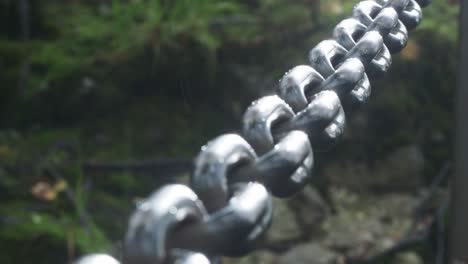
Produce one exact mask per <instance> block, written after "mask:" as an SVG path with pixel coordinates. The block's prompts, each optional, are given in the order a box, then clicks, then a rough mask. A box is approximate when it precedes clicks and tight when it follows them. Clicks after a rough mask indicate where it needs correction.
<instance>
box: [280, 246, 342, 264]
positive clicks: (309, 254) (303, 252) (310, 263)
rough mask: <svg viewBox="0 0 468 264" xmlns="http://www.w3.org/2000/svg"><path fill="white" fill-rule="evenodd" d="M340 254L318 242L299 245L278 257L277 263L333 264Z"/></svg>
mask: <svg viewBox="0 0 468 264" xmlns="http://www.w3.org/2000/svg"><path fill="white" fill-rule="evenodd" d="M340 258H341V256H340V255H339V254H338V253H336V252H334V251H332V250H330V249H328V248H325V247H323V246H321V245H320V244H318V243H309V244H302V245H299V246H297V247H295V248H293V249H291V250H289V251H288V252H287V253H285V254H284V255H282V256H281V257H279V259H278V261H277V262H276V263H277V264H290V263H294V264H335V263H337V262H338V260H339V259H340Z"/></svg>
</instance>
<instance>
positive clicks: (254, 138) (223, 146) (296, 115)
mask: <svg viewBox="0 0 468 264" xmlns="http://www.w3.org/2000/svg"><path fill="white" fill-rule="evenodd" d="M430 2H431V0H374V1H372V0H367V1H362V2H360V3H358V4H357V5H356V6H355V7H354V10H353V13H352V16H351V17H350V18H348V19H345V20H343V21H341V22H340V23H339V24H338V25H337V26H336V27H335V28H334V30H333V35H332V38H331V39H328V40H325V41H322V42H320V43H319V44H318V45H317V46H316V47H315V48H313V49H312V50H311V51H310V53H309V62H310V65H300V66H297V67H294V68H293V69H292V70H290V71H289V72H287V73H286V74H285V75H284V77H283V78H282V79H281V81H280V84H279V87H278V88H277V90H276V93H277V95H271V96H265V97H263V98H260V99H259V100H257V101H255V102H253V103H252V105H251V106H250V107H249V108H248V109H247V111H246V112H245V114H244V117H243V120H242V125H243V126H242V136H240V135H236V134H227V135H222V136H219V137H217V138H216V139H214V140H212V141H211V142H209V143H208V144H207V145H205V146H203V147H202V148H201V152H200V154H199V155H198V156H197V158H196V159H195V169H194V172H193V174H192V177H191V184H190V186H191V188H189V187H187V186H185V185H181V184H171V185H166V186H164V187H162V188H161V189H159V190H157V191H156V192H154V193H153V194H152V195H151V196H150V197H149V198H148V199H146V200H145V201H144V202H143V203H142V204H141V205H140V206H138V208H137V209H136V211H135V212H134V213H133V215H132V216H131V219H130V221H129V225H128V229H127V233H126V236H125V239H124V248H123V250H124V252H123V255H124V257H123V263H125V264H157V263H184V264H205V263H206V264H208V263H213V262H217V257H218V256H231V257H238V256H243V255H246V254H248V253H250V252H252V251H253V250H254V249H255V246H256V242H258V241H259V239H260V238H261V237H262V235H263V234H264V233H265V231H266V230H267V229H268V227H269V226H270V223H271V219H272V198H271V196H272V195H273V196H275V197H280V198H286V197H291V196H292V195H294V194H296V193H297V192H299V191H301V190H302V188H303V187H304V186H305V184H306V183H307V182H308V181H309V179H310V178H311V177H313V173H312V169H313V166H314V151H315V152H320V151H325V150H327V149H329V148H331V147H333V146H334V145H335V144H336V142H337V141H338V140H339V139H340V138H341V136H342V135H343V133H344V129H345V125H346V116H345V111H344V109H347V112H346V114H349V113H350V112H352V111H353V109H355V108H357V107H359V106H360V105H362V104H363V103H364V102H366V100H367V99H368V98H369V96H370V94H371V85H370V80H375V79H377V78H379V77H381V76H382V75H383V74H384V73H386V72H387V71H388V69H389V67H390V65H391V63H392V57H391V54H394V53H397V52H399V51H401V50H402V49H403V48H404V47H405V46H406V44H407V41H408V30H412V29H414V28H415V27H416V26H417V25H418V24H419V23H420V21H421V18H422V11H421V7H425V6H427V5H428V4H430ZM312 146H313V148H312ZM313 150H314V151H313ZM76 263H77V264H96V263H99V264H116V263H119V262H118V261H117V260H115V259H113V258H112V257H110V256H107V255H99V254H96V255H89V256H86V257H84V258H82V259H81V260H78V261H77V262H76Z"/></svg>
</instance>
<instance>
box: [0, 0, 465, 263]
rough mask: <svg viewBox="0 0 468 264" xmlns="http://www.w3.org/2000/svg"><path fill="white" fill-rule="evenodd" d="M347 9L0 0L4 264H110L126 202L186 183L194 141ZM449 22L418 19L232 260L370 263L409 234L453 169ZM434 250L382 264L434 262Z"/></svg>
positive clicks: (335, 5)
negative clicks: (329, 143) (305, 176)
mask: <svg viewBox="0 0 468 264" xmlns="http://www.w3.org/2000/svg"><path fill="white" fill-rule="evenodd" d="M356 3H357V1H355V0H353V1H344V0H328V1H325V0H295V1H291V0H231V1H225V0H177V1H171V0H61V1H56V0H41V1H36V0H0V87H1V90H0V91H1V96H0V201H1V202H0V248H1V249H2V252H4V254H1V255H0V263H31V262H33V261H34V263H38V264H39V263H66V262H67V261H71V260H73V259H75V258H77V257H78V256H80V255H82V254H85V253H90V252H112V253H114V254H115V255H117V256H118V255H119V252H120V243H121V239H122V236H123V234H124V232H125V226H126V224H127V220H128V216H129V215H130V213H131V211H132V209H133V208H134V206H135V204H136V203H138V202H139V201H141V199H142V198H144V197H145V196H146V195H148V194H149V193H151V192H152V191H154V190H155V189H156V188H158V187H159V186H161V185H162V184H165V183H168V182H184V181H186V179H187V176H188V175H189V171H188V168H189V167H190V162H191V160H192V158H193V157H194V156H195V155H196V154H197V153H198V151H199V150H200V146H202V145H203V144H204V143H205V142H207V141H208V140H209V139H211V138H214V137H215V136H217V135H220V134H222V133H226V132H232V131H238V129H239V127H240V120H241V118H242V114H243V111H244V109H246V107H247V106H248V105H249V104H250V102H251V101H253V100H255V99H256V98H258V97H259V96H261V95H265V94H269V93H271V91H273V89H274V88H275V87H276V86H277V85H278V80H279V79H280V78H281V76H282V75H283V74H284V72H286V71H287V70H289V69H290V68H292V67H294V66H295V65H299V64H306V63H307V60H306V58H307V52H308V51H309V50H310V49H311V48H312V47H314V46H315V45H316V44H317V43H318V42H319V41H321V40H323V39H325V38H327V37H329V36H330V34H331V31H332V29H333V27H334V26H335V25H336V24H337V22H338V21H339V20H341V19H343V18H345V17H347V16H349V15H350V14H351V10H352V7H353V6H354V5H355V4H356ZM457 17H458V3H457V2H456V1H447V0H435V1H434V3H433V4H432V5H431V6H429V7H428V8H425V9H424V18H423V22H422V23H421V25H420V26H419V27H418V28H417V29H416V30H414V31H412V32H410V41H409V43H408V46H407V47H406V48H405V50H403V52H402V53H401V54H399V55H396V56H395V57H394V60H393V65H392V67H391V70H390V72H389V74H387V76H386V77H384V78H383V79H381V80H379V81H377V82H375V83H373V94H372V96H371V98H370V100H369V103H368V105H367V106H366V107H364V108H363V109H361V110H360V111H358V112H357V113H355V114H354V116H352V117H348V119H349V126H348V127H349V128H348V130H347V131H346V136H345V138H344V140H343V141H342V142H340V144H339V145H338V146H337V147H336V148H335V149H334V150H333V151H331V152H328V153H320V155H317V156H320V157H318V160H317V166H318V167H317V168H316V171H315V174H316V177H315V178H316V179H315V180H314V182H312V183H311V188H308V190H306V194H304V195H299V196H298V197H295V198H294V199H291V200H288V201H275V203H276V204H277V206H276V211H275V219H274V224H273V227H272V229H271V231H270V234H269V235H268V238H267V239H266V240H267V242H265V243H264V247H263V249H262V250H260V251H258V252H256V253H255V254H253V255H251V256H249V257H247V258H243V259H241V260H230V259H228V260H226V261H227V262H229V263H231V262H233V263H239V262H242V263H244V262H245V263H259V262H261V263H300V261H301V260H298V258H299V259H301V258H302V260H303V263H315V262H312V260H313V261H316V263H340V262H339V261H342V260H351V259H352V260H365V259H368V258H372V257H375V256H378V255H379V254H382V253H385V252H386V251H387V250H388V249H391V248H392V247H394V246H395V245H398V242H399V241H400V240H401V239H403V238H404V237H405V235H406V234H410V233H411V232H412V231H411V230H410V229H411V228H412V226H413V225H412V224H414V223H419V222H418V221H419V220H417V219H415V218H417V217H415V216H414V214H413V213H412V212H413V209H414V208H413V207H414V206H413V205H417V204H418V203H419V201H421V199H423V198H424V197H427V193H431V190H432V189H431V188H429V186H430V185H431V183H434V178H436V179H437V177H435V176H436V175H438V174H439V175H440V173H439V172H440V170H441V168H449V167H450V165H449V164H450V160H451V159H452V152H453V151H452V150H453V142H452V139H453V102H454V95H453V94H454V85H455V77H456V66H457V52H456V50H457V36H458V26H457ZM446 170H449V169H446ZM442 172H444V170H442ZM444 173H445V172H444ZM446 174H450V173H446ZM445 183H446V180H444V181H442V184H441V185H440V188H439V186H437V195H435V196H437V198H436V199H433V200H435V201H433V202H432V203H430V206H429V208H430V209H431V210H432V211H431V212H433V211H437V209H438V208H440V206H443V202H440V201H444V198H445V197H446V193H447V192H446V190H445V188H444V185H445ZM433 189H434V188H433ZM423 200H424V199H423ZM301 208H302V209H301ZM330 208H334V209H335V210H336V212H335V213H333V212H332V211H333V210H331V209H330ZM377 208H386V209H387V211H382V210H377ZM429 211H430V210H429ZM429 215H430V214H429ZM431 216H432V215H431ZM418 219H419V218H418ZM431 219H432V218H431ZM356 239H358V240H357V241H356ZM436 240H437V239H436ZM442 240H444V239H442ZM434 241H435V240H434V238H432V237H429V238H428V239H425V240H424V241H422V242H421V243H417V244H415V245H414V246H411V247H408V248H405V249H404V250H403V251H404V253H398V254H390V255H391V256H385V261H388V262H389V263H392V261H396V262H394V263H432V262H431V261H433V259H434V258H436V257H437V254H440V252H439V251H438V250H437V249H438V247H437V246H434V244H437V242H434ZM444 241H445V240H444ZM402 254H403V255H402ZM442 254H443V253H442ZM291 258H293V259H291ZM307 258H310V261H309V260H304V259H307ZM318 259H321V260H323V262H318V261H319V260H318ZM324 259H325V260H324ZM402 259H407V260H404V261H407V262H404V261H403V260H402ZM408 259H409V260H408ZM327 261H328V262H327ZM410 261H413V262H410ZM417 261H419V262H417ZM376 263H382V262H376Z"/></svg>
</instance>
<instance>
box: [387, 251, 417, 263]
mask: <svg viewBox="0 0 468 264" xmlns="http://www.w3.org/2000/svg"><path fill="white" fill-rule="evenodd" d="M392 263H394V264H423V263H424V260H423V259H422V258H421V257H420V256H419V255H418V254H416V253H415V252H405V253H400V254H398V255H397V256H396V257H395V260H394V261H393V262H392Z"/></svg>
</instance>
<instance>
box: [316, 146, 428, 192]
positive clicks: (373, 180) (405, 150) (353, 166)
mask: <svg viewBox="0 0 468 264" xmlns="http://www.w3.org/2000/svg"><path fill="white" fill-rule="evenodd" d="M424 163H425V159H424V155H423V152H422V150H421V148H420V147H418V146H416V145H409V146H404V147H401V148H399V149H397V150H395V151H394V152H392V153H391V154H389V155H388V156H387V157H386V158H384V159H382V160H379V161H377V162H376V164H375V166H372V167H370V166H367V165H366V164H365V163H362V162H355V161H352V160H351V161H349V160H347V161H338V162H336V163H333V164H329V166H327V167H326V168H325V169H324V172H323V174H324V177H328V178H329V179H330V182H331V183H332V185H338V186H345V187H346V188H348V189H351V190H356V191H357V190H358V191H363V190H369V189H371V190H377V191H386V192H388V191H413V190H415V189H417V188H419V187H421V186H422V184H423V175H422V173H423V169H424ZM344 175H345V177H344Z"/></svg>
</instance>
